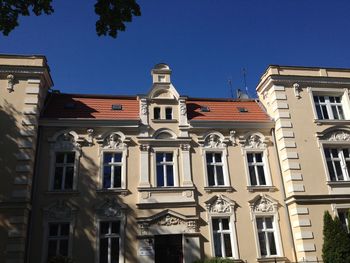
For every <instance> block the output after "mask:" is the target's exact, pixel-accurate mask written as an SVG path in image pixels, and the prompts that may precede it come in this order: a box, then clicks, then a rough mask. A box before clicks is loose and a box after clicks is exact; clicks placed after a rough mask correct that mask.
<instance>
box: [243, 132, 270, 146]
mask: <svg viewBox="0 0 350 263" xmlns="http://www.w3.org/2000/svg"><path fill="white" fill-rule="evenodd" d="M245 147H246V148H252V149H261V148H265V147H266V144H265V143H264V141H263V138H261V137H260V136H259V135H258V134H252V135H249V136H248V138H247V139H246V141H245Z"/></svg>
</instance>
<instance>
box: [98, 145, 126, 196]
mask: <svg viewBox="0 0 350 263" xmlns="http://www.w3.org/2000/svg"><path fill="white" fill-rule="evenodd" d="M122 159H123V153H122V152H104V153H103V181H102V188H105V189H110V188H120V187H121V186H122V166H123V160H122Z"/></svg>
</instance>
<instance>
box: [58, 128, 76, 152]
mask: <svg viewBox="0 0 350 263" xmlns="http://www.w3.org/2000/svg"><path fill="white" fill-rule="evenodd" d="M80 148H81V144H80V143H78V142H76V140H75V138H74V136H72V135H71V134H70V133H69V132H65V133H63V134H61V135H60V136H58V137H57V139H56V141H55V144H54V149H56V150H72V149H77V150H80Z"/></svg>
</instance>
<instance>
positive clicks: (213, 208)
mask: <svg viewBox="0 0 350 263" xmlns="http://www.w3.org/2000/svg"><path fill="white" fill-rule="evenodd" d="M205 204H206V207H207V210H208V212H209V213H211V214H223V213H227V214H232V213H233V212H234V210H235V206H236V202H234V201H232V200H231V199H229V198H228V197H226V196H224V195H216V196H214V197H212V198H210V199H209V200H208V201H206V202H205Z"/></svg>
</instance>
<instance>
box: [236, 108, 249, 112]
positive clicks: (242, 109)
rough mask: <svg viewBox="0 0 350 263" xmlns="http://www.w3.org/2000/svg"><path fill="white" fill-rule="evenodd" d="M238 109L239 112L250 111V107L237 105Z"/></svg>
mask: <svg viewBox="0 0 350 263" xmlns="http://www.w3.org/2000/svg"><path fill="white" fill-rule="evenodd" d="M237 110H238V111H239V112H248V109H247V108H244V107H237Z"/></svg>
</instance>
